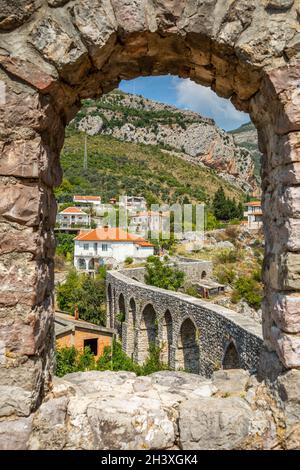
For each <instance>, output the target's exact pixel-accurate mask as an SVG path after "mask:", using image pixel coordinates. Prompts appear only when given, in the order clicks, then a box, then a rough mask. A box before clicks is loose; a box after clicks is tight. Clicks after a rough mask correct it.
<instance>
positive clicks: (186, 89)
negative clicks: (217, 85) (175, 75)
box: [174, 79, 250, 130]
mask: <svg viewBox="0 0 300 470" xmlns="http://www.w3.org/2000/svg"><path fill="white" fill-rule="evenodd" d="M174 87H175V91H176V102H177V106H178V107H180V108H187V109H190V110H192V111H196V112H197V113H199V114H201V115H202V116H205V117H210V118H212V119H214V120H215V122H216V123H217V125H218V126H220V127H222V128H223V129H225V130H230V129H235V128H237V127H239V126H240V125H241V124H244V123H245V122H248V121H250V118H249V116H248V114H246V113H243V112H240V111H237V110H236V109H235V107H234V106H233V104H232V103H231V102H230V101H229V100H226V99H224V98H220V97H219V96H217V94H216V93H215V92H214V91H212V90H211V89H210V88H207V87H204V86H201V85H197V84H196V83H194V82H192V81H191V80H190V79H185V80H184V79H175V80H174Z"/></svg>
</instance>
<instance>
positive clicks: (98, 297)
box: [56, 269, 106, 325]
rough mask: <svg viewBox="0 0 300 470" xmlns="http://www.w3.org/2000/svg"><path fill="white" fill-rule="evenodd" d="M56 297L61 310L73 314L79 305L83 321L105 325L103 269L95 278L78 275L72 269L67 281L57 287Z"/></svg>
mask: <svg viewBox="0 0 300 470" xmlns="http://www.w3.org/2000/svg"><path fill="white" fill-rule="evenodd" d="M99 271H100V270H99ZM56 295H57V303H58V306H59V308H60V309H61V310H64V311H66V312H70V313H72V312H74V309H75V305H77V306H78V311H79V316H80V318H82V320H86V321H90V322H92V323H95V324H99V325H105V311H106V300H105V272H104V270H103V269H102V270H101V271H100V272H99V273H98V274H96V276H95V277H94V278H93V277H91V276H89V275H87V274H78V273H77V272H76V270H74V269H72V270H71V271H70V272H69V274H68V276H67V279H66V281H65V282H64V283H63V284H60V285H59V286H58V287H57V289H56Z"/></svg>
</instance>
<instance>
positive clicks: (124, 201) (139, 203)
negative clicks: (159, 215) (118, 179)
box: [119, 196, 147, 214]
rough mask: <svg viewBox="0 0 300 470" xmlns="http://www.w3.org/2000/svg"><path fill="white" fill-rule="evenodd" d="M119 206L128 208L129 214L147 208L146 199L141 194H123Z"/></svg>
mask: <svg viewBox="0 0 300 470" xmlns="http://www.w3.org/2000/svg"><path fill="white" fill-rule="evenodd" d="M119 206H120V207H123V208H126V209H127V211H128V212H129V214H136V213H137V212H141V211H146V210H147V203H146V199H145V198H144V197H140V196H121V197H120V201H119Z"/></svg>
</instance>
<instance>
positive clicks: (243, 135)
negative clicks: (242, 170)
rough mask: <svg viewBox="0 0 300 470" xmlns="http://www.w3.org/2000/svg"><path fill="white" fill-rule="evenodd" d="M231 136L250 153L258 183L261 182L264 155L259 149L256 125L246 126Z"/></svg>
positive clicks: (249, 124) (232, 132)
mask: <svg viewBox="0 0 300 470" xmlns="http://www.w3.org/2000/svg"><path fill="white" fill-rule="evenodd" d="M230 134H231V135H232V136H233V138H234V141H235V143H236V144H237V145H238V146H239V147H241V148H243V149H246V150H248V151H249V152H250V154H251V157H252V160H253V162H254V174H255V176H256V178H257V181H258V182H260V168H261V158H262V154H261V152H260V151H259V148H258V136H257V130H256V129H255V126H254V124H252V123H250V122H249V123H248V124H244V125H242V126H241V127H239V128H238V129H235V130H234V131H231V132H230Z"/></svg>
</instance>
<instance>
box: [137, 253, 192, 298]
mask: <svg viewBox="0 0 300 470" xmlns="http://www.w3.org/2000/svg"><path fill="white" fill-rule="evenodd" d="M184 278H185V274H184V272H182V271H179V270H178V269H177V268H176V267H173V266H169V265H168V264H167V262H166V261H160V259H159V258H158V257H156V256H149V258H148V259H147V263H146V274H145V282H146V284H148V285H151V286H156V287H161V288H162V289H167V290H173V291H177V290H178V289H179V288H180V287H182V286H183V283H184Z"/></svg>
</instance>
